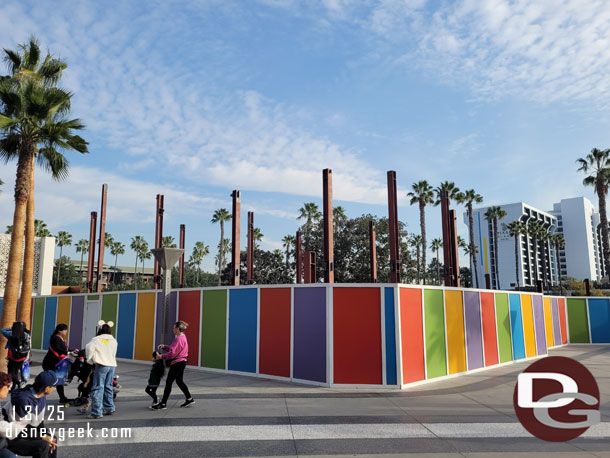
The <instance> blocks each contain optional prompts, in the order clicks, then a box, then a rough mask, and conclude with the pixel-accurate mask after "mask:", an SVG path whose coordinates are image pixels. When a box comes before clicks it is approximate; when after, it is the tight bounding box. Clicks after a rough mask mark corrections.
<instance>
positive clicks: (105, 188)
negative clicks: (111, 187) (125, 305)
mask: <svg viewBox="0 0 610 458" xmlns="http://www.w3.org/2000/svg"><path fill="white" fill-rule="evenodd" d="M107 200H108V185H107V184H103V185H102V208H101V210H100V247H99V252H98V254H97V278H96V280H97V281H96V283H97V292H98V293H101V292H102V276H103V275H104V249H105V248H106V202H107Z"/></svg>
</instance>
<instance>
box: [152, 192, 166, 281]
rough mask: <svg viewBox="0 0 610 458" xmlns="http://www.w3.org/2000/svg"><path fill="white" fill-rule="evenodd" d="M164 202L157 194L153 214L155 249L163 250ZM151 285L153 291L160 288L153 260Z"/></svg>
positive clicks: (158, 273) (158, 271)
mask: <svg viewBox="0 0 610 458" xmlns="http://www.w3.org/2000/svg"><path fill="white" fill-rule="evenodd" d="M164 200H165V197H164V196H163V194H157V209H156V212H155V215H156V216H155V248H157V249H159V248H163V212H164V208H163V207H164ZM153 285H154V287H153V288H154V289H159V288H160V286H161V268H160V266H159V262H158V261H157V260H156V259H155V266H154V273H153Z"/></svg>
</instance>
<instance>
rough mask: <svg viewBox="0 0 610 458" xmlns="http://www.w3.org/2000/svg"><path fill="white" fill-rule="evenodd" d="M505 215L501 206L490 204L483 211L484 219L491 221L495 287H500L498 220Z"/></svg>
mask: <svg viewBox="0 0 610 458" xmlns="http://www.w3.org/2000/svg"><path fill="white" fill-rule="evenodd" d="M505 216H506V212H505V211H504V210H502V207H498V206H492V207H489V208H488V209H487V211H486V212H485V219H487V221H489V222H491V223H492V228H493V236H494V243H493V246H492V249H493V253H494V274H495V277H496V289H500V274H499V268H498V264H499V263H500V261H499V259H498V220H501V219H502V218H504V217H505Z"/></svg>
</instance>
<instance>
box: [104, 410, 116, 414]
mask: <svg viewBox="0 0 610 458" xmlns="http://www.w3.org/2000/svg"><path fill="white" fill-rule="evenodd" d="M104 415H114V410H104Z"/></svg>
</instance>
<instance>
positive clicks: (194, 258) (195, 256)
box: [189, 242, 210, 285]
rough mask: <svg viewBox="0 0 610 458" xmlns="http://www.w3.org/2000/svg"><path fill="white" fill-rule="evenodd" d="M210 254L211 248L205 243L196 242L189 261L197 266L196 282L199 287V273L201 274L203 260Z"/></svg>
mask: <svg viewBox="0 0 610 458" xmlns="http://www.w3.org/2000/svg"><path fill="white" fill-rule="evenodd" d="M208 254H210V247H209V246H208V245H206V244H205V243H203V242H195V246H194V247H193V253H192V254H191V258H190V259H189V263H190V264H191V265H193V266H197V274H196V282H197V285H199V273H200V272H201V263H202V262H203V258H205V257H206V256H207V255H208Z"/></svg>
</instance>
